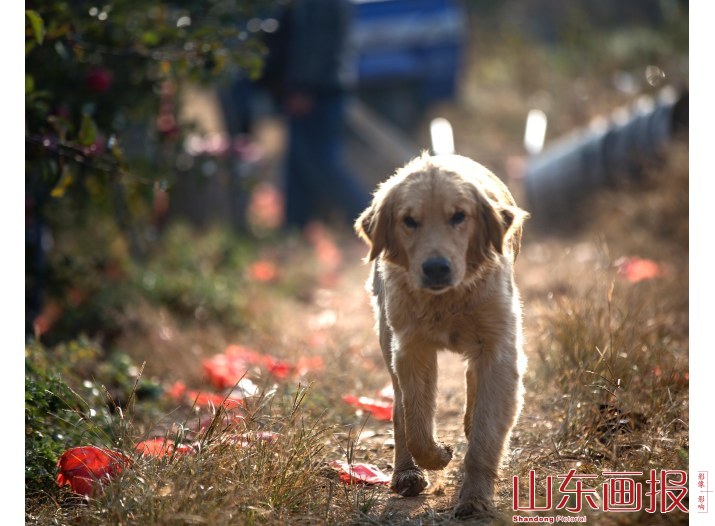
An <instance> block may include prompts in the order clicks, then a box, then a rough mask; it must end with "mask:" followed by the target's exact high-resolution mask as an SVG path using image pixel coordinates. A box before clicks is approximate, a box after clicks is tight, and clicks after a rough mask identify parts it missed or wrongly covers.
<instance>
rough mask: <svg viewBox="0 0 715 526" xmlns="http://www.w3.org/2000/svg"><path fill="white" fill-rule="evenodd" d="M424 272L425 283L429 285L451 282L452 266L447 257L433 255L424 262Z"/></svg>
mask: <svg viewBox="0 0 715 526" xmlns="http://www.w3.org/2000/svg"><path fill="white" fill-rule="evenodd" d="M422 274H424V277H425V284H426V285H428V286H429V285H445V284H447V283H449V279H450V276H451V274H452V267H451V265H450V264H449V261H447V260H446V259H445V258H443V257H433V258H429V259H426V260H425V261H424V263H422Z"/></svg>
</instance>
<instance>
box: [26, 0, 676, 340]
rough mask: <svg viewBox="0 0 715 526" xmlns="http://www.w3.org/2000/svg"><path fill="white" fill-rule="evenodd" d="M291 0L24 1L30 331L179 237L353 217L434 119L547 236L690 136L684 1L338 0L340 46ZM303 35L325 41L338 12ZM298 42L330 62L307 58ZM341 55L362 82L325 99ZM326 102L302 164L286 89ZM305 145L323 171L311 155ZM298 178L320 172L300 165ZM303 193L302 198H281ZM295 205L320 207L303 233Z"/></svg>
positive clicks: (257, 236)
mask: <svg viewBox="0 0 715 526" xmlns="http://www.w3.org/2000/svg"><path fill="white" fill-rule="evenodd" d="M297 4H298V9H295V6H291V5H290V2H260V1H259V2H251V3H250V4H247V3H244V2H232V1H228V0H221V1H219V0H215V1H212V2H208V3H204V2H195V3H192V2H177V3H172V2H153V3H150V4H145V3H142V4H141V6H140V5H139V4H138V3H135V2H132V1H130V0H124V1H118V2H113V3H110V4H107V5H106V6H95V5H93V4H92V3H91V2H61V1H58V2H49V3H45V2H43V3H39V4H37V5H34V4H33V3H32V2H29V3H28V4H27V6H26V7H27V9H28V11H27V13H26V74H25V92H26V145H27V148H26V184H25V187H26V255H27V258H26V300H27V301H26V334H27V335H28V336H32V335H36V333H37V330H38V329H37V327H35V325H36V323H35V320H36V318H37V317H38V316H39V315H40V313H41V312H43V309H47V308H48V305H51V304H53V303H52V302H51V301H50V300H51V299H53V298H54V301H55V302H56V303H58V304H63V305H65V306H68V307H69V306H72V301H74V303H79V304H86V303H87V302H88V301H90V297H91V294H90V293H89V292H88V287H87V286H78V284H77V280H80V281H82V280H92V279H94V280H95V281H96V283H94V284H93V285H92V286H91V287H89V288H90V289H92V290H94V289H96V290H104V289H106V285H105V284H106V282H107V280H109V281H111V280H119V281H121V280H123V279H128V278H129V276H128V275H127V273H128V265H130V263H131V264H136V263H139V262H142V264H146V263H147V262H149V261H150V260H151V257H152V255H153V253H154V251H155V250H156V249H157V247H158V246H159V245H160V244H161V242H162V238H163V237H164V235H165V234H166V232H170V231H171V230H172V227H173V225H176V224H181V225H184V226H186V227H187V228H192V229H193V228H205V227H207V226H209V225H214V226H219V227H221V228H224V229H226V230H228V231H230V232H231V235H233V234H236V235H238V236H242V237H245V238H247V239H248V240H250V241H247V242H249V243H253V242H255V241H260V240H263V239H267V238H269V237H270V236H272V235H274V234H276V233H280V232H282V231H285V229H284V228H283V227H289V226H298V227H300V228H303V227H305V224H306V222H307V221H308V220H315V221H323V222H328V223H331V224H341V223H342V224H343V225H348V226H349V224H350V223H351V221H352V220H353V219H354V217H355V216H356V212H355V210H359V209H361V207H362V205H364V204H366V202H367V199H368V198H369V196H368V192H370V191H372V189H373V188H374V186H375V184H377V183H378V182H379V181H381V180H383V179H384V178H386V176H388V175H389V174H390V173H392V172H393V171H394V169H395V168H396V167H398V166H400V165H401V164H403V163H404V162H405V161H406V160H408V159H410V158H411V157H412V156H414V155H416V154H417V153H419V152H420V151H421V150H423V149H429V148H430V147H431V140H430V135H429V130H430V126H429V123H430V121H431V119H433V118H435V117H444V118H446V119H448V121H449V122H450V123H451V126H452V128H453V135H454V141H455V151H456V152H457V153H460V154H464V155H467V156H471V157H473V158H475V159H477V160H479V161H480V162H482V163H483V164H485V165H486V166H487V167H488V168H490V169H492V170H493V171H494V172H495V173H497V174H499V176H500V177H503V178H504V179H505V180H506V179H509V181H510V184H511V185H512V186H513V187H514V188H513V191H514V192H515V193H516V194H517V198H518V200H519V202H520V203H522V204H523V206H524V207H525V208H527V209H528V210H530V212H531V213H532V216H533V217H534V220H535V221H534V222H535V223H542V224H543V225H544V226H547V227H549V226H553V225H554V224H561V225H562V223H563V221H561V219H562V218H563V217H564V215H566V216H570V214H571V211H572V210H573V209H574V208H575V207H577V205H578V203H579V201H580V198H581V197H582V196H584V195H589V194H590V193H591V192H592V190H594V189H597V188H600V187H601V186H606V185H613V184H615V183H618V182H619V181H625V180H637V179H638V177H639V173H640V171H641V167H639V166H638V163H640V162H642V161H643V159H650V160H651V161H653V159H654V156H653V153H654V152H655V150H656V149H657V148H659V147H661V146H663V144H664V143H667V142H668V141H669V140H671V138H672V137H673V136H674V135H676V134H677V133H679V132H680V131H682V130H686V131H687V125H688V106H687V90H688V4H687V2H684V1H677V0H661V1H655V0H634V1H630V2H627V3H624V2H618V1H615V0H613V1H611V0H605V1H598V2H596V1H585V0H584V1H579V2H569V3H562V2H556V1H548V0H531V1H528V2H516V1H513V2H512V1H504V2H494V1H488V0H471V1H456V0H455V1H447V0H413V1H407V0H404V1H400V0H384V1H360V0H353V1H352V2H344V3H342V2H327V3H326V5H336V6H337V5H341V9H343V10H344V11H349V12H350V13H349V21H347V22H345V23H344V27H343V29H341V31H342V33H343V34H339V35H337V36H335V37H334V38H336V39H342V40H335V42H337V43H334V44H331V43H330V42H328V43H327V45H323V44H324V43H323V42H320V41H319V39H313V40H315V41H316V42H313V41H311V40H310V39H309V38H306V37H302V36H301V35H299V34H298V33H299V32H300V31H304V29H302V28H301V27H299V24H298V23H293V24H292V26H294V31H293V35H292V38H293V39H294V40H293V41H291V40H290V38H291V35H290V27H289V26H291V24H290V21H291V19H292V18H293V19H296V20H298V19H300V18H301V16H302V14H301V10H303V11H306V10H307V11H308V12H309V11H310V7H311V2H305V3H304V4H305V6H303V7H301V2H298V3H297ZM343 4H344V5H343ZM315 5H317V6H320V5H321V2H317V3H315ZM306 6H307V9H306ZM328 11H329V10H328ZM328 11H326V13H327V12H328ZM286 13H287V14H286ZM330 16H335V17H340V16H345V13H342V14H341V13H338V12H337V10H336V13H335V14H331V15H329V16H328V15H326V17H327V18H328V20H327V24H328V26H332V27H335V26H336V25H337V23H335V22H332V23H331V20H330V19H329V18H330ZM326 17H323V18H326ZM303 18H305V17H303ZM318 18H319V17H318ZM335 20H337V18H336V19H335ZM299 23H300V24H302V25H303V26H307V27H308V30H307V31H306V34H307V35H310V34H311V33H312V34H315V33H320V31H317V32H316V31H312V32H311V30H310V27H311V26H310V24H321V23H323V24H325V23H326V21H325V20H318V19H317V18H316V20H309V19H306V20H302V21H300V20H299ZM316 27H318V26H316ZM336 33H338V32H337V31H336ZM296 39H297V40H296ZM300 39H303V40H300ZM343 40H344V42H343ZM296 42H297V43H296ZM281 46H282V49H281ZM301 46H302V48H305V49H301ZM310 46H314V47H312V48H311V47H310ZM271 48H276V49H274V50H273V53H269V52H270V51H271ZM326 48H329V49H326ZM284 50H288V51H287V52H286V51H284ZM291 50H292V51H291ZM296 50H298V51H296ZM316 50H317V51H316ZM320 50H322V51H320ZM299 51H300V52H303V53H305V54H306V56H307V57H313V58H314V57H319V56H321V53H323V52H324V51H328V53H327V58H325V59H324V62H323V63H320V62H318V63H317V64H311V59H310V58H308V59H306V57H305V56H300V55H299ZM290 53H293V56H288V55H290ZM323 54H326V53H323ZM283 55H285V56H283ZM268 57H279V58H277V59H273V60H268ZM331 61H332V62H331ZM338 61H342V63H344V65H343V66H340V67H343V68H344V69H346V70H348V71H349V73H347V74H345V75H344V76H345V77H349V79H348V80H344V79H341V80H340V81H339V82H338V81H335V82H334V84H335V86H333V87H330V86H328V87H327V88H326V87H325V85H328V84H329V83H330V76H331V75H333V74H334V75H336V76H337V73H334V72H333V70H334V69H337V68H338V66H336V65H335V63H336V62H338ZM313 62H315V61H314V60H313ZM345 64H347V65H346V66H345ZM264 66H268V67H267V68H266V67H264ZM311 67H313V68H314V69H315V72H312V73H311V72H310V68H311ZM331 68H332V69H331ZM275 71H278V73H277V74H276V73H275ZM296 71H297V73H296ZM316 72H317V73H316ZM283 73H285V74H283ZM311 74H312V75H313V77H315V78H313V79H310V78H308V79H307V80H306V79H305V78H301V75H303V76H308V77H309V75H311ZM321 75H322V77H321ZM341 75H342V73H341ZM281 82H283V85H282V86H278V89H276V87H277V84H280V83H281ZM311 82H312V85H311ZM301 83H302V84H301ZM321 83H323V84H324V85H321ZM281 89H283V90H284V91H283V92H280V90H281ZM310 90H313V92H311V91H310ZM321 90H322V91H321ZM331 90H333V92H336V93H337V92H339V93H340V104H341V108H340V110H339V112H336V113H335V114H334V115H331V116H330V120H329V121H322V122H323V124H317V125H316V126H315V128H317V129H322V130H326V131H325V132H324V134H323V137H318V138H316V141H314V142H320V143H322V144H326V143H330V144H329V147H327V148H323V150H324V151H319V149H320V148H319V147H318V149H317V150H316V149H315V146H313V145H311V144H309V142H310V141H307V142H306V144H303V145H302V146H301V145H298V146H296V147H295V150H296V151H298V152H299V153H297V154H295V155H293V154H292V153H291V155H288V153H289V150H290V148H289V145H290V144H293V143H296V141H295V139H294V140H293V141H291V140H290V137H291V134H290V130H291V126H293V125H294V124H296V122H297V123H298V124H297V125H296V126H298V128H296V130H297V133H296V134H294V135H293V137H296V136H298V137H312V135H311V134H312V132H311V131H310V124H308V126H309V127H308V128H306V129H307V131H305V129H302V128H300V126H302V125H303V124H300V123H301V119H300V118H298V119H296V118H295V115H294V114H292V113H291V111H292V110H290V109H288V106H289V104H288V102H287V101H288V100H289V97H290V96H293V95H294V94H295V93H298V94H299V95H300V94H301V91H302V92H303V94H305V93H308V94H309V96H310V97H313V98H314V100H316V101H318V102H319V103H320V107H322V106H326V104H324V103H322V102H321V101H324V100H327V99H328V98H330V100H333V99H336V97H333V92H331ZM317 106H318V104H316V107H317ZM530 112H531V113H530ZM528 115H531V116H532V117H533V118H534V119H536V120H534V121H533V123H532V124H534V125H536V128H533V127H532V135H533V137H531V138H529V139H528V140H529V141H531V143H528V141H525V130H526V122H527V116H528ZM320 118H324V117H320ZM302 120H303V121H305V120H306V119H305V118H303V119H302ZM316 122H318V121H316ZM326 123H327V124H326ZM331 126H332V127H333V128H331ZM336 130H337V131H336ZM534 130H536V131H534ZM534 133H535V135H534ZM567 136H568V137H567ZM326 137H328V139H326ZM534 141H536V142H535V143H534ZM311 148H312V151H311ZM544 148H546V150H547V151H546V152H545V153H546V154H548V155H542V156H541V158H540V159H536V157H539V156H538V155H537V154H539V153H542V150H543V149H544ZM301 151H304V152H305V156H307V157H308V158H309V159H312V161H310V160H309V161H308V164H310V163H311V162H312V164H313V165H314V166H308V167H306V168H305V169H303V168H301V165H300V161H298V165H296V164H295V161H294V159H293V158H294V157H295V156H298V157H300V155H301V154H300V152H301ZM286 158H288V159H287V160H286ZM291 163H293V164H291ZM303 164H305V162H304V163H303ZM316 165H317V167H316ZM300 170H303V171H307V172H309V173H314V174H315V175H314V179H316V181H314V182H309V181H307V180H306V179H305V177H303V179H302V180H300V181H298V179H296V176H295V175H290V174H295V173H297V172H299V171H300ZM336 174H338V175H336ZM333 180H334V184H333V183H331V181H333ZM295 181H298V182H295ZM291 184H292V185H293V186H297V187H299V188H301V189H302V190H301V191H302V192H303V193H302V194H300V195H298V194H296V190H293V191H291V192H288V197H286V190H287V188H289V187H290V185H291ZM331 184H333V186H331ZM350 185H353V186H350ZM346 186H347V187H349V191H348V190H345V191H344V190H342V189H343V188H346ZM321 188H322V189H323V190H324V191H323V192H322V193H321V192H320V189H321ZM294 194H295V195H296V197H295V198H292V199H293V201H297V202H303V203H306V204H305V206H308V207H309V208H310V209H311V213H312V214H313V215H312V216H311V217H309V218H302V219H300V220H299V221H298V223H297V224H295V225H292V224H291V219H290V218H288V219H286V214H285V210H286V207H287V206H288V207H290V206H292V205H290V204H289V203H290V202H292V201H290V199H291V196H292V195H294ZM343 194H347V195H343ZM351 196H354V197H351ZM311 199H312V200H311ZM328 205H330V206H328ZM296 206H297V205H296ZM294 223H295V222H294ZM562 226H563V225H562ZM83 245H84V246H83ZM72 290H73V291H75V292H74V296H72V297H74V298H75V299H74V300H69V299H68V298H69V296H68V293H69V292H70V291H72ZM68 301H69V302H70V303H69V304H68ZM69 310H71V311H75V310H77V309H75V308H74V307H72V308H71V309H69ZM80 310H81V309H80ZM91 310H92V311H94V313H95V315H98V314H99V313H97V312H96V310H95V309H91ZM45 314H47V313H46V312H45ZM45 318H47V316H45V317H43V318H42V319H41V320H40V322H41V323H40V325H42V323H44V322H43V321H42V320H44V319H45ZM49 318H52V316H49ZM90 326H91V323H90ZM44 332H46V331H45V330H44V329H43V328H42V327H40V333H41V334H43V333H44Z"/></svg>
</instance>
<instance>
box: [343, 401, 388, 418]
mask: <svg viewBox="0 0 715 526" xmlns="http://www.w3.org/2000/svg"><path fill="white" fill-rule="evenodd" d="M343 400H344V401H345V402H347V403H348V404H350V405H352V406H353V407H357V408H358V409H362V410H364V411H367V412H369V413H370V414H372V416H374V417H375V420H383V421H386V422H387V421H390V420H392V402H383V401H380V400H374V399H372V398H368V397H366V396H360V397H358V396H354V395H343Z"/></svg>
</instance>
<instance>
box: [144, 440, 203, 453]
mask: <svg viewBox="0 0 715 526" xmlns="http://www.w3.org/2000/svg"><path fill="white" fill-rule="evenodd" d="M134 451H136V452H137V453H138V454H139V455H141V456H143V457H170V456H172V455H175V454H176V455H190V454H192V453H195V452H196V451H195V450H194V448H192V447H191V446H190V445H189V444H177V443H176V442H174V441H173V440H170V439H167V438H164V437H155V438H150V439H148V440H143V441H142V442H139V443H138V444H137V445H136V447H135V448H134Z"/></svg>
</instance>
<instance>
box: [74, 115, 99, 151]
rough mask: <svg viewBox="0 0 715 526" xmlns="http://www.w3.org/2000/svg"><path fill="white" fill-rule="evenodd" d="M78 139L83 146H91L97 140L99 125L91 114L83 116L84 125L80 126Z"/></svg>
mask: <svg viewBox="0 0 715 526" xmlns="http://www.w3.org/2000/svg"><path fill="white" fill-rule="evenodd" d="M77 139H79V142H80V144H82V145H83V146H91V145H92V144H94V141H96V140H97V125H96V124H95V122H94V120H93V119H92V117H90V116H89V115H83V116H82V125H81V126H80V127H79V133H78V134H77Z"/></svg>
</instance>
